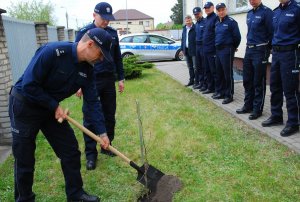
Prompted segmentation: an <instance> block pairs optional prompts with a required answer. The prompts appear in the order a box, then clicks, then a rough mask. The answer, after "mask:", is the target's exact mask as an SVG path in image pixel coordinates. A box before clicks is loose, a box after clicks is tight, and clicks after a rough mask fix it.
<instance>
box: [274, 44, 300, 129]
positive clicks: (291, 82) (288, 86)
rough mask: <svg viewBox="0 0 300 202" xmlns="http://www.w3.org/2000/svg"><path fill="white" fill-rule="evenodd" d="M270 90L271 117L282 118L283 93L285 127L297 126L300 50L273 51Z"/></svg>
mask: <svg viewBox="0 0 300 202" xmlns="http://www.w3.org/2000/svg"><path fill="white" fill-rule="evenodd" d="M272 54H273V57H272V66H271V78H270V90H271V112H272V116H273V117H282V105H283V92H284V95H285V98H286V107H287V112H288V120H287V123H286V125H287V126H298V125H299V120H300V93H299V69H300V50H299V49H296V50H292V51H276V50H274V49H273V52H272Z"/></svg>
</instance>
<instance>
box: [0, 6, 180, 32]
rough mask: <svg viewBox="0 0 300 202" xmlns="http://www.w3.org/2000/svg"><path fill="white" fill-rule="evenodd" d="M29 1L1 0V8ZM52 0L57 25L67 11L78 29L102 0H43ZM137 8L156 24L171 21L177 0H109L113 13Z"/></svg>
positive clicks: (90, 18)
mask: <svg viewBox="0 0 300 202" xmlns="http://www.w3.org/2000/svg"><path fill="white" fill-rule="evenodd" d="M19 1H28V0H13V1H12V0H0V8H1V9H4V10H6V9H7V8H8V7H9V6H10V4H11V2H19ZM43 1H44V2H48V1H50V2H51V3H52V4H53V5H54V6H55V17H56V19H57V25H59V26H65V27H66V25H67V23H66V15H65V14H66V11H67V13H68V16H69V28H73V29H76V28H77V27H81V26H82V25H85V24H87V23H88V22H91V21H92V19H93V15H92V14H93V11H94V7H95V5H96V4H97V3H99V2H101V0H100V1H99V0H98V1H97V0H96V1H95V0H43ZM126 1H127V8H128V9H137V10H139V11H141V12H143V13H145V14H147V15H149V16H151V17H153V18H154V24H155V26H156V25H157V24H158V23H165V22H168V21H171V19H170V15H171V14H172V11H171V8H172V7H173V6H174V5H175V4H176V3H177V0H150V1H149V0H107V1H106V2H108V3H109V4H110V5H111V6H112V8H113V13H115V12H116V11H117V10H119V9H126Z"/></svg>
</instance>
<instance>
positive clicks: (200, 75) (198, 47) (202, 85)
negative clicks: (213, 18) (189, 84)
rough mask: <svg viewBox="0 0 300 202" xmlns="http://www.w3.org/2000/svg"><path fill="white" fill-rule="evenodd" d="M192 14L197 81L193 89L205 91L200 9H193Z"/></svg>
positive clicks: (202, 23) (202, 24)
mask: <svg viewBox="0 0 300 202" xmlns="http://www.w3.org/2000/svg"><path fill="white" fill-rule="evenodd" d="M193 14H194V16H195V18H196V20H197V22H196V24H195V30H196V69H197V71H195V74H196V75H195V78H196V79H195V80H196V81H198V82H197V85H196V86H195V87H194V89H201V88H203V89H202V90H206V87H205V83H204V69H203V31H204V18H203V16H202V11H201V8H199V7H195V8H194V9H193ZM197 77H198V79H197Z"/></svg>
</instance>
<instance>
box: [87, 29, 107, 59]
mask: <svg viewBox="0 0 300 202" xmlns="http://www.w3.org/2000/svg"><path fill="white" fill-rule="evenodd" d="M87 35H88V36H89V37H90V38H91V39H92V40H93V41H94V42H95V43H96V44H97V46H99V47H100V48H101V51H102V53H103V57H104V58H105V59H106V60H107V61H108V62H112V61H113V59H112V57H111V54H110V48H111V41H112V38H111V35H110V34H109V33H108V32H107V31H105V30H104V29H101V28H93V29H90V30H88V31H87Z"/></svg>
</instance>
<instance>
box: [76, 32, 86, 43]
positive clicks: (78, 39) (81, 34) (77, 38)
mask: <svg viewBox="0 0 300 202" xmlns="http://www.w3.org/2000/svg"><path fill="white" fill-rule="evenodd" d="M84 34H85V32H82V31H79V32H78V33H77V35H76V39H75V42H79V41H80V39H81V38H82V37H83V35H84Z"/></svg>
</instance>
